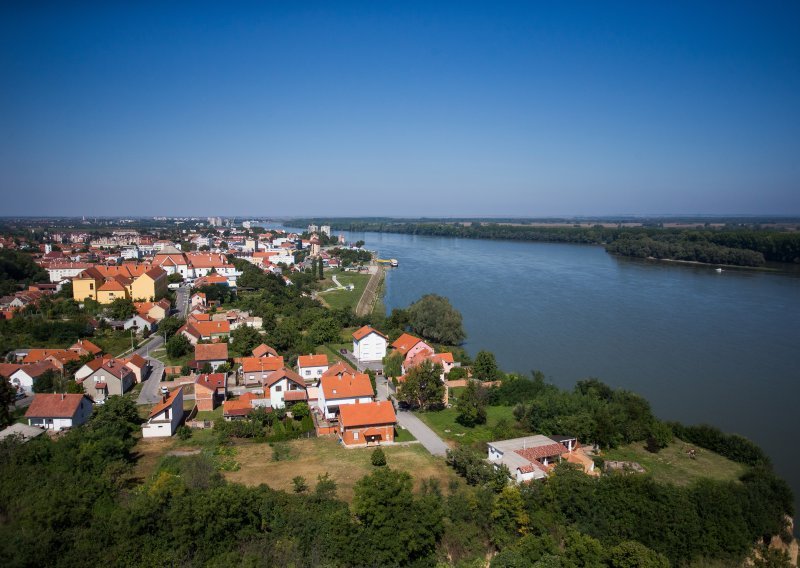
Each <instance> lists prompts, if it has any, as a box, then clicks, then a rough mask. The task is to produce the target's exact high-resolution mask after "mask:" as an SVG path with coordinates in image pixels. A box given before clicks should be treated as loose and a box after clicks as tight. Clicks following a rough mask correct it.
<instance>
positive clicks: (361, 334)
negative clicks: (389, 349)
mask: <svg viewBox="0 0 800 568" xmlns="http://www.w3.org/2000/svg"><path fill="white" fill-rule="evenodd" d="M370 333H377V334H378V335H380V336H381V337H383V338H384V339H388V338H387V337H386V336H385V335H384V334H382V333H381V332H380V331H378V330H377V329H373V328H372V327H370V326H368V325H365V326H364V327H362V328H361V329H357V330H355V331H354V332H353V339H355V340H356V341H361V340H362V339H364V338H365V337H366V336H368V335H369V334H370Z"/></svg>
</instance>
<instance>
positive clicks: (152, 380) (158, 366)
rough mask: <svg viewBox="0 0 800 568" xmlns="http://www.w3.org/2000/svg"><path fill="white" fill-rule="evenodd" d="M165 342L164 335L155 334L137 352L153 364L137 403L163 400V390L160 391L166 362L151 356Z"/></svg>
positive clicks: (151, 402) (152, 402)
mask: <svg viewBox="0 0 800 568" xmlns="http://www.w3.org/2000/svg"><path fill="white" fill-rule="evenodd" d="M163 344H164V336H163V335H153V336H152V337H151V338H150V341H148V342H147V343H145V344H144V345H143V346H141V347H139V349H137V350H136V351H135V352H136V353H138V354H139V355H141V356H142V357H144V358H145V359H147V360H148V361H149V362H150V365H151V366H152V369H151V371H150V374H149V375H148V376H147V378H146V379H145V381H144V386H143V387H142V390H141V392H140V393H139V398H138V399H137V400H136V403H137V404H155V403H157V402H158V401H160V400H161V392H159V388H158V387H159V383H160V382H161V377H162V376H163V375H164V363H162V362H161V361H159V360H158V359H154V358H153V357H150V356H149V353H150V351H152V350H154V349H157V348H159V347H161V346H162V345H163Z"/></svg>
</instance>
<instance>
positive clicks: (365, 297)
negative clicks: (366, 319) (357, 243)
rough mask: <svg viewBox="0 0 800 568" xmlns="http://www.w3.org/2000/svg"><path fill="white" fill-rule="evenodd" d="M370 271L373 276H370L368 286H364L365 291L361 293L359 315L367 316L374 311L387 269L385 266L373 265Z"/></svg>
mask: <svg viewBox="0 0 800 568" xmlns="http://www.w3.org/2000/svg"><path fill="white" fill-rule="evenodd" d="M370 271H371V272H372V276H370V279H369V282H367V287H366V288H364V293H363V294H361V299H360V300H359V301H358V305H357V306H356V315H357V316H365V315H367V314H368V313H370V312H371V311H372V307H373V306H374V305H375V301H376V300H377V299H378V290H379V289H380V284H381V280H382V279H383V276H384V274H385V271H386V269H385V268H384V267H383V266H371V267H370Z"/></svg>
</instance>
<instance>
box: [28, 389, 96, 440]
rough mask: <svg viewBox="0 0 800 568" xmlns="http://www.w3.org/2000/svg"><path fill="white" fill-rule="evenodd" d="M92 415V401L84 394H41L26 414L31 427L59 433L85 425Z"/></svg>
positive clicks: (36, 397) (35, 397)
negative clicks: (65, 429)
mask: <svg viewBox="0 0 800 568" xmlns="http://www.w3.org/2000/svg"><path fill="white" fill-rule="evenodd" d="M91 415H92V401H91V399H89V397H87V396H86V395H83V394H49V393H39V394H37V395H36V396H34V397H33V402H32V403H31V405H30V406H29V407H28V410H27V412H25V418H27V419H28V424H29V425H30V426H38V427H40V428H44V429H46V430H54V431H56V432H59V431H61V430H63V429H64V428H72V427H74V426H80V425H81V424H85V423H86V422H87V421H88V420H89V417H90V416H91Z"/></svg>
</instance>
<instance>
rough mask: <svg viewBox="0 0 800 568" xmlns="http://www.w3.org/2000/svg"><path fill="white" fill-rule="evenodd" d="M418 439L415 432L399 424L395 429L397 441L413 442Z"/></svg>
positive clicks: (395, 439)
mask: <svg viewBox="0 0 800 568" xmlns="http://www.w3.org/2000/svg"><path fill="white" fill-rule="evenodd" d="M414 440H416V438H415V437H414V434H412V433H411V432H409V431H408V430H406V429H405V428H403V427H402V426H400V425H399V424H398V425H397V427H396V428H395V429H394V441H395V442H413V441H414Z"/></svg>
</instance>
